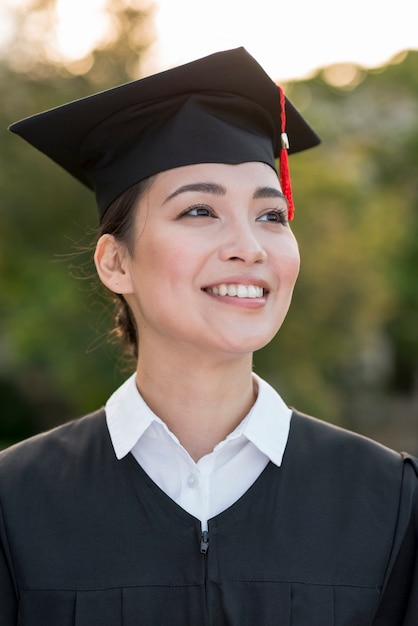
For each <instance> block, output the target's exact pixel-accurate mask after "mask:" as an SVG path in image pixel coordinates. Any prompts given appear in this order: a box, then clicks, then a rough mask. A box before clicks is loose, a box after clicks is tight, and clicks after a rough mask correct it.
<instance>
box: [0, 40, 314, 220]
mask: <svg viewBox="0 0 418 626" xmlns="http://www.w3.org/2000/svg"><path fill="white" fill-rule="evenodd" d="M281 96H282V102H283V101H284V97H283V94H281V93H280V91H279V89H278V87H277V85H276V84H275V83H274V82H273V81H272V80H271V79H270V78H269V77H268V75H267V74H266V73H265V72H264V70H263V69H262V68H261V67H260V65H259V64H258V63H257V62H256V61H255V60H254V59H253V57H252V56H251V55H249V54H248V52H247V51H246V50H245V49H244V48H237V49H235V50H229V51H225V52H218V53H215V54H212V55H210V56H207V57H204V58H203V59H199V60H197V61H193V62H191V63H187V64H186V65H181V66H179V67H176V68H173V69H170V70H167V71H165V72H161V73H159V74H155V75H153V76H149V77H147V78H143V79H140V80H136V81H133V82H130V83H127V84H124V85H121V86H119V87H115V88H114V89H109V90H107V91H103V92H101V93H97V94H94V95H92V96H89V97H87V98H82V99H81V100H76V101H74V102H70V103H69V104H65V105H63V106H60V107H57V108H55V109H51V110H49V111H45V112H43V113H39V114H37V115H33V116H32V117H28V118H26V119H24V120H22V121H20V122H16V123H15V124H12V125H11V126H10V130H11V131H13V132H14V133H17V134H18V135H20V136H21V137H23V138H24V139H25V140H26V141H28V142H29V143H30V144H32V145H33V146H35V148H37V149H38V150H40V151H41V152H44V153H45V154H46V155H47V156H49V157H50V158H51V159H53V160H54V161H55V162H56V163H58V164H59V165H60V166H61V167H63V168H64V169H65V170H67V171H68V172H69V173H70V174H72V175H73V176H75V178H77V179H78V180H79V181H81V182H82V183H83V184H85V185H87V187H89V188H91V189H93V190H94V191H95V194H96V198H97V204H98V208H99V214H100V217H103V214H104V212H105V211H106V209H107V208H108V206H109V205H110V204H111V203H112V201H113V200H115V199H116V198H117V197H118V196H119V195H120V194H121V193H122V192H123V191H125V190H126V189H128V188H129V187H131V186H132V185H133V184H135V183H137V182H139V181H140V180H143V179H144V178H147V177H148V176H151V175H153V174H157V173H159V172H162V171H164V170H168V169H171V168H174V167H179V166H182V165H191V164H194V163H243V162H246V161H262V162H265V163H268V164H269V165H271V166H272V167H273V168H274V167H275V158H277V157H278V156H279V155H280V151H281V149H282V143H281V134H282V132H283V131H284V130H285V132H286V133H287V136H288V138H289V144H290V145H289V150H288V151H289V153H290V154H291V153H294V152H299V151H301V150H305V149H307V148H310V147H313V146H315V145H317V144H318V143H319V138H318V136H317V135H316V133H315V132H314V131H313V130H312V129H311V128H310V126H309V125H308V124H307V122H306V121H305V120H304V119H303V117H302V116H301V115H300V114H299V113H298V111H297V110H296V109H295V108H294V106H293V105H292V104H291V103H290V102H289V100H287V99H286V105H285V114H286V128H285V129H283V128H282V123H283V118H282V116H281V113H282V111H281ZM286 156H287V155H286Z"/></svg>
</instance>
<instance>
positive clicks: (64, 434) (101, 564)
mask: <svg viewBox="0 0 418 626" xmlns="http://www.w3.org/2000/svg"><path fill="white" fill-rule="evenodd" d="M417 472H418V465H417V462H416V460H415V459H413V458H411V457H408V456H407V455H403V456H402V455H399V454H397V453H395V452H393V451H390V450H388V449H386V448H384V447H383V446H380V445H378V444H376V443H374V442H371V441H370V440H368V439H365V438H363V437H360V436H358V435H354V434H352V433H349V432H347V431H344V430H341V429H339V428H336V427H334V426H331V425H329V424H325V423H323V422H320V421H318V420H315V419H313V418H310V417H307V416H304V415H301V414H299V413H297V412H294V414H293V416H292V421H291V429H290V434H289V440H288V444H287V448H286V451H285V455H284V459H283V463H282V466H281V467H277V466H275V465H274V464H272V463H270V464H269V465H267V467H266V469H265V470H264V471H263V473H262V474H261V475H260V477H259V478H258V479H257V481H256V482H255V483H254V484H253V485H252V486H251V487H250V489H249V490H248V491H247V492H246V493H245V494H244V495H243V496H242V497H241V498H240V499H239V500H238V501H237V502H236V503H235V504H233V505H232V506H231V507H229V508H228V509H227V510H226V511H224V512H222V513H221V514H219V515H217V516H216V517H214V518H212V519H211V520H209V524H208V534H207V535H206V534H203V535H202V533H201V529H200V523H199V521H198V520H197V519H196V518H194V517H193V516H191V515H190V514H188V513H187V512H186V511H184V510H183V509H181V508H180V507H179V506H178V505H177V504H176V503H175V502H173V501H172V500H171V499H170V498H169V497H168V496H167V495H166V494H165V493H163V492H162V491H161V490H160V489H159V488H158V487H157V485H155V483H153V482H152V481H151V480H150V478H149V477H148V476H147V475H146V474H145V472H144V471H143V470H142V468H141V467H140V466H139V465H138V464H137V462H136V461H135V459H134V458H133V456H132V455H131V454H128V455H127V456H126V457H125V458H123V459H122V460H120V461H118V460H117V459H116V456H115V454H114V451H113V448H112V444H111V441H110V437H109V433H108V431H107V427H106V422H105V414H104V411H103V410H101V411H98V412H97V413H94V414H92V415H89V416H86V417H84V418H82V419H80V420H77V421H74V422H71V423H69V424H66V425H64V426H61V427H59V428H57V429H55V430H53V431H51V432H49V433H47V434H43V435H40V436H37V437H35V438H32V439H30V440H28V441H26V442H23V443H20V444H18V445H16V446H13V447H12V448H9V449H8V450H6V451H4V452H3V453H1V454H0V504H1V510H0V624H1V626H14V625H16V624H18V625H19V626H47V625H48V626H49V625H51V626H142V625H144V626H145V625H146V626H153V625H155V626H162V625H163V626H164V625H167V626H168V625H169V626H204V625H210V626H417V625H418V556H417V526H418V486H417V485H418V480H417Z"/></svg>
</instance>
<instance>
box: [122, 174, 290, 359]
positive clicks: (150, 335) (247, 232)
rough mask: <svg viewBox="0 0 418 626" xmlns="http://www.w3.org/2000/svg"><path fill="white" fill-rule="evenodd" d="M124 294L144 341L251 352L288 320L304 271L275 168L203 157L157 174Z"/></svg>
mask: <svg viewBox="0 0 418 626" xmlns="http://www.w3.org/2000/svg"><path fill="white" fill-rule="evenodd" d="M136 211H137V214H136V221H135V233H134V248H133V253H132V255H130V256H129V255H128V256H127V259H126V262H127V273H128V276H129V289H127V290H126V293H125V297H126V299H127V301H128V304H129V305H130V307H131V308H132V310H133V313H134V315H135V319H136V321H137V324H138V331H139V341H140V353H141V351H142V349H143V346H145V347H147V346H148V349H153V347H155V349H157V347H158V346H160V347H163V348H164V349H167V350H172V349H173V348H174V347H176V348H177V349H190V348H197V349H199V350H206V351H211V352H217V353H222V354H224V355H225V354H229V355H242V354H244V353H251V352H253V351H254V350H257V349H259V348H261V347H262V346H264V345H266V344H267V343H268V342H269V341H270V340H271V339H272V338H273V336H274V335H275V334H276V332H277V331H278V329H279V328H280V326H281V324H282V322H283V320H284V318H285V316H286V313H287V310H288V307H289V304H290V300H291V296H292V291H293V287H294V284H295V281H296V278H297V275H298V271H299V253H298V247H297V243H296V240H295V237H294V235H293V233H292V231H291V230H290V228H289V225H288V223H287V220H286V213H287V205H286V200H285V199H284V197H283V195H282V193H281V190H280V185H279V182H278V179H277V176H276V174H275V172H274V171H273V170H272V169H271V168H270V167H269V166H268V165H265V164H263V163H243V164H240V165H224V164H198V165H190V166H185V167H179V168H176V169H173V170H169V171H166V172H163V173H161V174H159V175H158V176H156V177H155V180H154V182H153V183H152V185H151V187H150V188H149V191H148V193H147V194H145V196H143V197H142V198H141V200H140V201H139V203H138V206H137V209H136Z"/></svg>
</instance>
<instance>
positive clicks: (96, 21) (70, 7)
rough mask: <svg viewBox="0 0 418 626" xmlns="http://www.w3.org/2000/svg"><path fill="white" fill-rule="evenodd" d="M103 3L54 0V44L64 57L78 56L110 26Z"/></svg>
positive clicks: (71, 58) (84, 0)
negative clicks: (55, 18)
mask: <svg viewBox="0 0 418 626" xmlns="http://www.w3.org/2000/svg"><path fill="white" fill-rule="evenodd" d="M105 4H106V2H105V0H88V2H86V0H57V4H56V16H57V24H56V38H57V45H58V48H59V52H60V53H61V55H62V56H63V57H64V58H65V59H66V60H68V61H76V60H79V59H82V58H83V57H85V56H86V55H88V53H89V52H90V51H91V49H92V48H93V47H94V46H95V45H97V43H99V42H100V41H101V40H102V39H103V38H104V37H105V35H106V32H107V31H108V30H109V28H110V26H111V24H110V17H109V15H108V14H106V11H105Z"/></svg>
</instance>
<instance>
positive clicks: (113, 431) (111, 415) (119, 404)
mask: <svg viewBox="0 0 418 626" xmlns="http://www.w3.org/2000/svg"><path fill="white" fill-rule="evenodd" d="M253 377H254V380H255V382H256V384H257V387H258V395H257V399H256V401H255V403H254V405H253V407H252V408H251V410H250V412H249V413H248V415H247V416H246V417H245V418H244V420H243V421H242V422H241V423H240V424H239V425H238V426H237V428H236V429H235V430H234V431H233V432H232V433H231V434H230V435H228V437H227V439H236V438H237V437H242V436H244V437H245V438H246V439H248V440H249V441H251V442H252V443H253V445H255V446H256V447H257V448H258V449H259V450H260V451H261V452H262V453H263V454H265V455H266V456H267V457H268V458H269V459H270V461H272V462H273V463H274V464H275V465H279V466H280V465H281V462H282V459H283V454H284V451H285V448H286V443H287V439H288V435H289V428H290V418H291V415H292V411H291V409H289V407H288V406H287V405H286V404H285V403H284V402H283V400H282V398H281V397H280V396H279V394H278V393H277V392H276V391H275V390H274V389H273V388H272V387H271V386H270V385H269V384H268V383H267V382H266V381H265V380H263V379H262V378H260V377H259V376H257V375H256V374H253ZM106 420H107V426H108V429H109V434H110V438H111V440H112V444H113V448H114V450H115V454H116V456H117V458H118V459H121V458H123V457H124V456H126V455H127V454H128V453H129V452H130V451H131V450H132V448H133V447H134V446H135V444H136V443H137V442H138V441H139V439H140V438H141V437H142V435H143V434H144V432H145V431H146V430H147V429H148V427H149V426H150V425H151V424H152V423H153V422H157V423H159V424H161V426H162V427H163V428H164V429H165V430H167V431H168V429H167V426H166V425H165V424H164V422H163V421H162V420H161V419H160V418H159V417H158V416H157V415H155V413H153V412H152V411H151V409H150V408H149V406H148V405H147V404H146V403H145V401H144V400H143V398H142V396H141V394H140V393H139V391H138V388H137V386H136V374H133V375H132V376H131V377H130V378H128V380H127V381H126V382H124V383H123V385H122V386H121V387H119V389H117V390H116V391H115V393H114V394H113V395H112V396H111V397H110V398H109V400H108V401H107V403H106ZM168 432H169V431H168Z"/></svg>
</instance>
